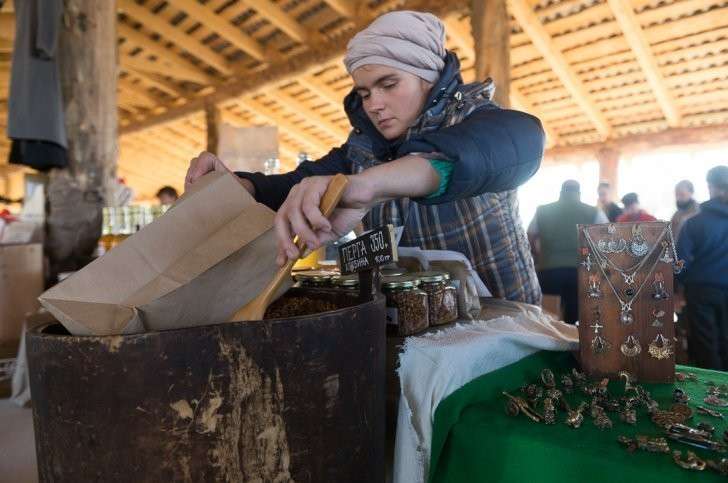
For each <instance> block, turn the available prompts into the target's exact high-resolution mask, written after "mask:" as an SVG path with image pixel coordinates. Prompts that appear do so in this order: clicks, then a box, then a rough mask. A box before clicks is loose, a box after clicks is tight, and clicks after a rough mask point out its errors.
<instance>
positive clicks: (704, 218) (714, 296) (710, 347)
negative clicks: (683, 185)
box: [677, 166, 728, 371]
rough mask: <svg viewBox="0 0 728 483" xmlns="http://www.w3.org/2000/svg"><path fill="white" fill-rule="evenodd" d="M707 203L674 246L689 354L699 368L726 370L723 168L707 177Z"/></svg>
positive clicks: (727, 255)
mask: <svg viewBox="0 0 728 483" xmlns="http://www.w3.org/2000/svg"><path fill="white" fill-rule="evenodd" d="M707 181H708V190H709V191H710V200H708V201H706V202H705V203H703V204H701V205H700V212H699V213H698V214H696V215H695V216H693V217H692V218H689V219H688V220H687V221H685V223H684V225H683V227H682V230H681V231H680V238H679V239H678V242H677V254H678V258H680V259H681V260H684V262H685V267H684V268H683V270H682V272H681V273H680V274H679V275H678V280H680V282H681V283H682V284H683V285H684V286H685V302H686V305H685V310H684V314H685V319H686V320H687V321H688V326H689V334H688V352H689V354H690V357H691V361H692V362H693V363H694V364H695V365H697V366H698V367H704V368H708V369H717V370H720V371H725V370H728V166H716V167H715V168H713V169H711V170H710V171H708V176H707Z"/></svg>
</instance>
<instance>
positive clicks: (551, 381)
mask: <svg viewBox="0 0 728 483" xmlns="http://www.w3.org/2000/svg"><path fill="white" fill-rule="evenodd" d="M541 382H542V383H543V385H544V387H546V388H547V389H553V388H555V387H556V378H555V377H554V373H553V371H552V370H551V369H544V370H542V371H541Z"/></svg>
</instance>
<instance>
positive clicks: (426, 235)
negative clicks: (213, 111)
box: [186, 12, 544, 304]
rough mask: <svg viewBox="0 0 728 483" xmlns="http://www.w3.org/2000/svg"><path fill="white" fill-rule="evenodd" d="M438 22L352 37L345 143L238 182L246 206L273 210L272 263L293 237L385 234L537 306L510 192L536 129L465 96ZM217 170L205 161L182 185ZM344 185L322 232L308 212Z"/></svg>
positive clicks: (410, 21)
mask: <svg viewBox="0 0 728 483" xmlns="http://www.w3.org/2000/svg"><path fill="white" fill-rule="evenodd" d="M444 39H445V32H444V27H443V25H442V23H441V22H440V20H439V19H437V18H436V17H434V16H433V15H430V14H425V13H419V12H391V13H388V14H385V15H383V16H382V17H380V18H378V19H377V20H375V21H374V22H373V23H372V24H371V25H370V26H369V27H367V29H365V30H364V31H362V32H359V34H357V35H356V36H355V37H354V38H353V39H352V41H351V42H350V43H349V45H348V49H347V55H346V58H345V60H344V63H345V65H346V67H347V70H348V71H349V72H350V74H351V76H352V78H353V80H354V84H355V86H354V89H353V90H352V92H351V93H350V94H349V95H348V96H347V97H346V99H345V100H344V106H345V109H346V113H347V115H348V116H349V121H350V122H351V125H352V128H353V131H352V132H351V134H350V136H349V139H348V140H347V142H346V143H345V144H344V145H342V146H341V147H339V148H335V149H333V150H332V151H331V152H329V154H327V155H326V156H324V157H323V158H321V159H319V160H318V161H315V162H303V163H301V164H300V165H299V166H298V168H297V169H296V170H295V171H293V172H290V173H286V174H283V175H274V176H265V175H263V174H261V173H237V174H238V176H240V177H241V178H242V179H243V180H242V182H243V184H244V186H246V188H247V189H248V190H249V191H250V192H251V193H253V194H254V196H255V197H256V199H257V200H258V201H260V202H262V203H264V204H266V205H267V206H269V207H271V208H273V209H275V210H278V213H277V215H276V222H275V227H276V231H277V238H278V245H279V263H281V264H282V263H284V262H285V260H286V258H295V257H296V256H297V250H296V248H295V246H294V245H293V243H292V241H291V239H292V238H293V236H292V235H293V234H298V235H299V236H300V237H301V238H302V239H303V240H304V241H305V242H306V244H307V246H308V247H310V248H315V247H317V246H320V245H322V244H324V243H326V242H328V241H331V240H334V239H336V238H337V237H338V236H340V235H341V234H343V233H346V232H348V231H349V230H351V228H352V227H354V226H355V225H356V224H357V223H359V222H360V221H361V220H362V219H363V221H364V224H365V227H367V228H373V227H377V226H380V225H382V224H385V223H393V224H394V225H396V226H400V227H402V228H403V232H402V238H401V242H400V244H401V245H402V246H417V247H421V248H425V249H441V250H455V251H458V252H461V253H463V254H465V256H467V257H468V259H469V260H470V262H471V263H472V265H473V268H474V269H475V270H476V271H477V272H478V274H479V275H480V276H481V278H482V279H483V281H484V282H485V283H486V285H487V286H488V288H489V289H490V291H491V292H492V293H493V294H494V295H495V296H497V297H502V298H507V299H510V300H519V301H525V302H529V303H536V304H537V303H539V302H540V298H541V294H540V290H539V287H538V280H537V278H536V273H535V269H534V266H533V259H532V257H531V254H530V251H529V246H528V240H527V238H526V234H525V231H524V230H523V227H522V225H521V222H520V217H519V213H518V201H517V197H516V191H515V188H516V187H517V186H519V185H520V184H522V183H523V182H525V181H526V180H527V179H528V178H530V177H531V176H532V175H533V174H534V173H535V172H536V170H537V169H538V167H539V165H540V162H541V158H542V156H543V148H544V133H543V129H542V127H541V123H540V122H539V121H538V119H536V118H534V117H533V116H530V115H528V114H525V113H522V112H517V111H512V110H507V109H501V108H499V107H498V106H497V105H495V104H494V103H493V102H492V101H491V97H492V93H493V85H492V84H491V83H474V84H469V85H464V84H463V82H462V78H461V76H460V65H459V62H458V59H457V57H456V56H455V54H454V53H452V52H447V51H446V50H445V48H444ZM213 169H226V168H225V167H224V166H223V165H222V163H221V162H220V161H219V160H217V159H216V158H214V157H213V156H212V155H210V154H209V153H203V154H202V155H200V157H198V158H196V159H194V160H193V161H192V163H191V166H190V169H189V171H188V176H187V180H186V182H187V183H188V184H189V183H190V182H193V181H194V179H196V178H197V177H199V176H201V175H202V174H204V173H205V172H207V171H211V170H213ZM336 173H345V174H348V175H350V176H349V185H348V187H347V189H346V191H345V193H344V196H343V198H342V202H341V204H340V207H339V208H338V209H337V210H336V211H335V212H334V214H333V215H332V216H331V218H330V220H326V219H324V218H323V216H322V215H321V212H320V211H319V209H318V204H319V201H320V199H321V196H322V195H323V193H324V191H325V190H326V186H327V185H328V182H329V179H330V177H331V176H332V175H334V174H336Z"/></svg>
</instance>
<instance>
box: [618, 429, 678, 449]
mask: <svg viewBox="0 0 728 483" xmlns="http://www.w3.org/2000/svg"><path fill="white" fill-rule="evenodd" d="M617 441H619V443H620V444H622V445H623V446H625V447H626V448H627V449H628V450H629V451H635V450H636V449H641V450H642V451H648V452H650V453H669V452H670V447H669V446H668V445H667V440H666V439H665V438H662V437H659V436H658V437H650V436H644V435H641V434H638V435H637V436H635V437H634V439H633V438H628V437H626V436H620V437H619V438H617Z"/></svg>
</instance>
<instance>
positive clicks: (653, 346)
mask: <svg viewBox="0 0 728 483" xmlns="http://www.w3.org/2000/svg"><path fill="white" fill-rule="evenodd" d="M647 351H648V352H649V354H650V356H652V357H654V358H655V359H657V360H664V359H669V358H670V357H672V355H673V354H674V353H675V351H674V349H673V347H672V344H671V343H670V341H669V340H667V339H666V338H665V336H664V335H662V334H657V336H656V337H655V340H653V341H652V342H650V345H649V346H648V348H647Z"/></svg>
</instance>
